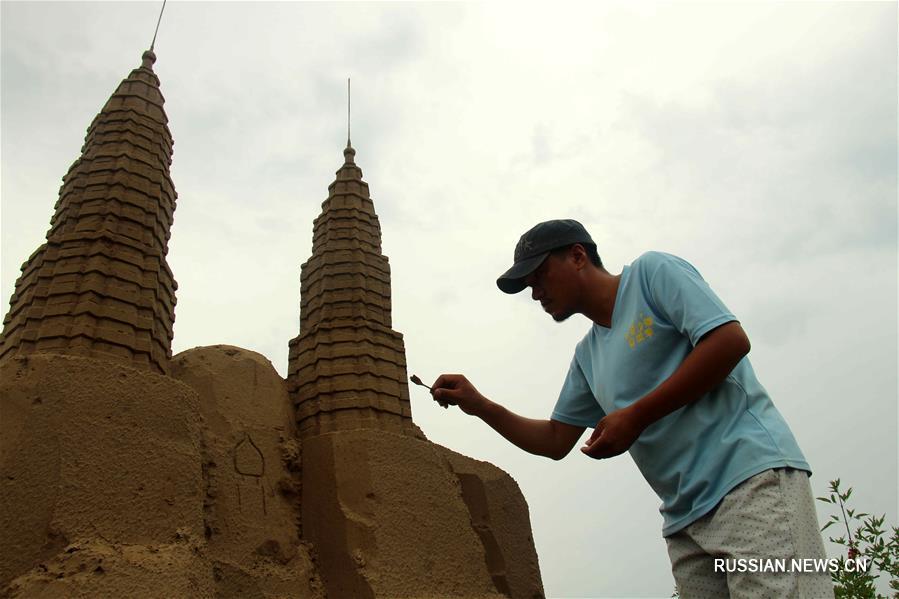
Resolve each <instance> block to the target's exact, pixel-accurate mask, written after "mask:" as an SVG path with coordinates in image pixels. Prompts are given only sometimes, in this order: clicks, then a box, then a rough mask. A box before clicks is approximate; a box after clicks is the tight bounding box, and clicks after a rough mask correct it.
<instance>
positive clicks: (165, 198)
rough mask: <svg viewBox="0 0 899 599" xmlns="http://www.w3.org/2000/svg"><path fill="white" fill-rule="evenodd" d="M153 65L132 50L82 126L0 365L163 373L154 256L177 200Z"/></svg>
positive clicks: (159, 257) (162, 278)
mask: <svg viewBox="0 0 899 599" xmlns="http://www.w3.org/2000/svg"><path fill="white" fill-rule="evenodd" d="M155 61H156V56H155V54H153V52H152V51H149V50H148V51H146V52H144V54H143V57H142V61H141V66H140V67H138V68H136V69H134V70H133V71H131V74H130V75H128V77H127V78H125V80H124V81H122V82H121V84H120V85H119V86H118V88H117V89H116V90H115V92H114V93H113V94H112V96H111V97H110V98H109V101H107V102H106V105H105V106H104V107H103V109H102V110H101V111H100V113H99V114H98V115H97V116H96V118H95V119H94V121H93V123H91V126H90V128H89V129H88V132H87V137H86V138H85V142H84V146H83V147H82V149H81V157H80V158H78V159H77V160H76V161H75V163H74V164H72V166H71V167H70V168H69V171H68V173H67V174H66V176H65V177H64V178H63V185H62V187H61V188H60V191H59V200H58V201H57V203H56V208H55V213H54V215H53V218H52V220H51V221H50V230H49V231H48V233H47V241H46V243H45V244H43V245H42V246H40V247H39V248H38V249H37V251H35V252H34V253H33V254H32V255H31V257H30V258H29V259H28V261H27V262H26V263H25V264H24V265H23V266H22V275H21V277H20V278H19V280H18V281H17V282H16V287H15V292H14V294H13V296H12V299H11V301H10V310H9V312H8V313H7V315H6V318H5V319H4V321H3V334H2V337H0V359H2V358H3V357H5V356H8V355H28V354H31V353H35V352H51V353H56V354H68V355H78V356H85V357H99V358H105V359H112V360H115V361H119V362H124V363H127V364H130V365H133V366H138V367H141V368H146V369H148V370H150V371H153V372H158V373H162V374H166V373H168V371H169V359H170V358H171V353H172V352H171V344H172V325H173V322H174V320H175V289H176V288H177V285H176V283H175V280H174V277H173V276H172V272H171V270H170V269H169V267H168V264H166V259H165V256H166V252H167V251H168V240H169V231H170V229H171V226H172V221H173V213H174V211H175V198H176V197H177V194H176V193H175V188H174V185H173V184H172V179H171V176H170V175H169V166H170V165H171V163H172V143H173V142H172V135H171V133H170V132H169V128H168V125H167V123H168V119H167V117H166V114H165V110H164V109H163V103H164V99H163V97H162V94H161V93H160V91H159V79H158V78H157V77H156V74H155V73H154V72H153V63H154V62H155Z"/></svg>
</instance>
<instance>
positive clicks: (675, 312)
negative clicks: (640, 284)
mask: <svg viewBox="0 0 899 599" xmlns="http://www.w3.org/2000/svg"><path fill="white" fill-rule="evenodd" d="M647 257H648V258H649V259H650V260H651V265H650V268H649V269H648V273H649V277H648V281H649V295H650V298H651V300H652V303H653V305H654V307H655V308H656V309H657V310H658V311H659V312H660V313H661V315H662V316H663V317H664V318H665V319H666V320H667V321H668V322H670V323H671V325H672V326H673V327H674V328H676V329H677V330H678V331H680V332H681V334H683V335H685V336H686V337H687V338H689V339H690V343H692V344H693V345H694V346H695V345H696V344H697V343H699V340H700V339H701V338H702V336H703V335H705V334H706V333H708V332H709V331H711V330H712V329H714V328H716V327H719V326H721V325H722V324H725V323H727V322H731V321H733V320H736V317H735V316H734V315H733V314H732V313H731V312H730V310H728V308H727V306H725V305H724V302H722V301H721V300H720V299H719V298H718V296H717V295H715V292H714V291H712V288H711V287H709V284H708V283H706V282H705V279H703V278H702V276H701V275H700V274H699V271H697V270H696V269H695V268H694V267H693V265H692V264H690V263H689V262H687V261H686V260H682V259H681V258H678V257H676V256H672V255H670V254H663V253H660V252H652V253H651V255H650V254H647Z"/></svg>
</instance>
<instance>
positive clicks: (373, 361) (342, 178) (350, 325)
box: [287, 139, 412, 437]
mask: <svg viewBox="0 0 899 599" xmlns="http://www.w3.org/2000/svg"><path fill="white" fill-rule="evenodd" d="M355 155H356V150H354V149H353V147H352V145H351V144H350V141H349V139H348V140H347V147H346V149H345V150H344V151H343V156H344V163H343V166H341V167H340V169H338V171H337V178H336V179H335V180H334V182H333V183H331V185H330V186H329V187H328V192H329V193H328V198H327V199H326V200H325V201H324V202H323V203H322V212H321V214H320V215H319V216H318V218H316V219H315V222H314V223H313V234H312V257H310V258H309V260H308V261H307V262H306V263H305V264H303V265H302V269H301V275H300V296H301V299H300V334H299V336H297V337H296V338H294V339H292V340H291V341H290V343H289V347H290V353H289V358H288V377H287V380H288V389H289V391H290V394H291V397H292V399H293V403H294V405H295V407H296V419H297V429H298V432H299V435H300V437H305V436H309V435H315V434H320V433H325V432H330V431H334V430H340V429H347V428H372V429H379V430H389V431H394V432H402V431H408V430H411V426H412V412H411V410H410V407H409V386H408V383H407V382H406V357H405V349H404V347H403V336H402V335H401V334H400V333H397V332H396V331H394V330H393V329H392V328H391V316H390V311H391V304H390V266H389V264H388V261H387V257H386V256H384V255H383V254H382V253H381V225H380V223H379V222H378V216H377V214H375V208H374V204H373V203H372V200H371V197H370V195H369V189H368V183H366V182H365V181H363V180H362V169H360V168H359V167H358V166H356V163H355Z"/></svg>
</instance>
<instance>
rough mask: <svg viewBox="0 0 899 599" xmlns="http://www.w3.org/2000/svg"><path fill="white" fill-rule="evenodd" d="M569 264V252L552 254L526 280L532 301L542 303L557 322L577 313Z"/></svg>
mask: <svg viewBox="0 0 899 599" xmlns="http://www.w3.org/2000/svg"><path fill="white" fill-rule="evenodd" d="M569 262H570V260H569V252H565V253H560V252H552V253H550V254H549V256H547V257H546V260H544V261H543V263H542V264H541V265H540V266H539V267H537V270H535V271H534V272H532V273H531V274H530V275H528V276H527V278H526V279H525V280H524V282H525V285H527V286H528V287H530V288H531V299H533V300H535V301H538V302H540V305H541V306H543V309H544V310H545V311H546V312H547V313H549V315H550V316H552V318H553V320H555V321H556V322H562V321H564V320H567V319H568V317H570V316H571V315H572V314H574V313H575V307H574V291H573V289H572V274H573V273H572V272H571V265H570V264H569Z"/></svg>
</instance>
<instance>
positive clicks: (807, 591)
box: [432, 220, 833, 598]
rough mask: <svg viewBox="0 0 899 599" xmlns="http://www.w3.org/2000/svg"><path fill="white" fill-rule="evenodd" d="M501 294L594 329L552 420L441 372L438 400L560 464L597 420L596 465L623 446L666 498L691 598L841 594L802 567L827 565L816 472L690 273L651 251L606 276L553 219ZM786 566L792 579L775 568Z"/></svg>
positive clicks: (673, 544)
mask: <svg viewBox="0 0 899 599" xmlns="http://www.w3.org/2000/svg"><path fill="white" fill-rule="evenodd" d="M497 286H498V287H499V288H500V289H501V290H502V291H503V292H505V293H518V292H519V291H522V290H523V289H524V288H526V287H530V288H531V297H532V298H533V299H534V300H536V301H539V302H540V304H541V306H542V307H543V309H544V310H545V311H546V312H548V313H549V314H550V315H551V316H552V318H553V319H554V320H556V321H558V322H561V321H563V320H565V319H567V318H568V317H570V316H571V315H573V314H583V315H584V316H586V317H587V318H589V319H590V320H591V321H593V324H592V326H591V328H590V330H589V331H588V332H587V334H586V335H585V336H584V338H583V340H582V341H581V342H580V343H578V345H577V347H576V349H575V352H574V358H573V359H572V361H571V366H570V367H569V370H568V374H567V376H566V377H565V381H564V383H563V385H562V390H561V392H560V394H559V398H558V400H557V402H556V405H555V408H554V409H553V412H552V416H551V417H550V419H549V420H537V419H530V418H524V417H522V416H519V415H517V414H515V413H513V412H511V411H510V410H508V409H506V408H505V407H503V406H502V405H500V404H498V403H494V402H492V401H490V400H489V399H487V398H486V397H484V396H483V395H481V394H480V393H479V392H478V391H477V389H476V388H475V387H474V386H473V385H472V384H471V383H470V382H469V381H468V380H467V379H466V378H465V377H463V376H462V375H452V374H444V375H441V376H440V377H439V378H438V379H437V381H436V382H435V383H434V385H433V391H432V393H433V395H434V399H436V400H437V401H439V402H441V403H442V404H454V405H458V406H459V408H461V409H462V410H463V411H464V412H466V413H468V414H472V415H475V416H477V417H479V418H481V419H482V420H483V421H484V422H486V423H487V424H488V425H490V426H491V427H493V428H494V429H495V430H496V431H497V432H499V433H500V434H501V435H502V436H503V437H505V438H506V439H508V440H509V441H511V442H512V443H514V444H515V445H517V446H518V447H520V448H522V449H524V450H525V451H528V452H531V453H534V454H538V455H543V456H547V457H551V458H553V459H556V460H558V459H561V458H563V457H565V456H566V455H567V454H568V453H569V451H571V449H572V447H574V445H575V444H576V443H577V441H578V439H579V438H580V437H581V434H582V433H583V432H584V430H585V429H586V428H589V427H593V433H592V434H591V435H590V437H589V439H588V440H587V441H586V444H585V445H584V446H583V447H581V451H582V452H583V453H584V454H586V455H587V456H589V457H592V458H596V459H603V458H610V457H613V456H616V455H618V454H621V453H623V452H625V451H629V452H630V454H631V456H632V457H633V459H634V461H635V462H636V464H637V466H638V467H639V469H640V471H641V473H642V474H643V476H644V477H645V478H646V480H647V482H648V483H649V484H650V486H652V488H653V490H654V491H655V492H656V493H657V494H658V495H659V497H660V498H661V500H662V505H661V507H660V511H661V513H662V516H663V519H664V524H663V529H662V534H663V536H664V537H665V539H666V542H667V544H668V553H669V556H670V558H671V564H672V571H673V574H674V577H675V581H676V583H677V587H678V590H679V592H680V594H681V596H683V597H716V598H717V597H728V596H731V597H832V596H833V588H832V586H831V583H830V576H829V575H828V574H826V573H821V574H816V573H809V572H799V571H796V570H801V568H794V567H793V565H794V562H793V561H792V560H793V559H794V558H795V559H801V558H824V557H825V554H824V545H823V542H822V540H821V535H820V533H819V531H818V522H817V517H816V515H815V506H814V499H813V498H812V494H811V487H810V485H809V482H808V476H809V475H810V472H811V470H810V468H809V465H808V464H807V463H806V460H805V457H804V456H803V455H802V452H801V451H800V449H799V446H798V445H797V444H796V440H795V439H794V437H793V434H792V433H791V432H790V429H789V427H788V426H787V424H786V422H785V421H784V419H783V418H782V416H781V415H780V413H779V412H778V411H777V409H776V408H775V407H774V405H773V403H772V402H771V399H770V398H769V397H768V395H767V392H766V391H765V389H764V388H763V387H762V386H761V385H760V384H759V382H758V380H757V379H756V377H755V374H754V372H753V370H752V367H751V366H750V364H749V360H748V359H747V358H746V357H745V356H746V354H747V353H749V339H748V338H747V336H746V333H745V332H744V331H743V328H742V327H741V326H740V323H739V322H738V321H737V320H736V318H735V317H734V315H733V314H731V313H730V312H729V311H728V309H727V308H726V307H725V305H724V304H723V303H722V302H721V300H720V299H718V297H717V296H716V295H715V294H714V293H713V292H712V290H711V288H710V287H709V286H708V285H707V284H706V282H705V281H704V280H703V279H702V277H701V276H700V275H699V273H698V272H697V271H696V269H694V268H693V267H692V266H691V265H690V264H688V263H687V262H685V261H684V260H682V259H680V258H677V257H675V256H671V255H668V254H663V253H659V252H649V253H646V254H644V255H642V256H640V257H639V258H637V259H636V260H635V261H634V262H633V264H631V265H630V266H625V267H624V269H623V271H622V273H621V274H619V275H612V274H610V273H609V272H608V271H607V270H605V268H603V266H602V261H601V260H600V258H599V256H598V254H597V251H596V244H595V243H594V242H593V239H592V238H591V237H590V235H589V234H588V233H587V231H586V230H585V229H584V227H583V226H582V225H581V224H580V223H578V222H577V221H573V220H553V221H547V222H543V223H540V224H538V225H536V226H535V227H533V228H532V229H530V230H529V231H527V232H526V233H525V234H524V235H522V237H521V239H520V240H519V242H518V245H517V246H516V248H515V258H514V264H513V265H512V267H511V268H510V269H509V270H508V271H507V272H506V273H504V274H503V275H502V276H500V277H499V279H498V280H497ZM779 559H782V560H784V562H783V563H784V564H786V568H787V571H786V572H777V573H772V572H771V571H770V566H771V565H772V564H776V563H777V562H776V561H775V560H779ZM759 570H767V571H761V572H759Z"/></svg>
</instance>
